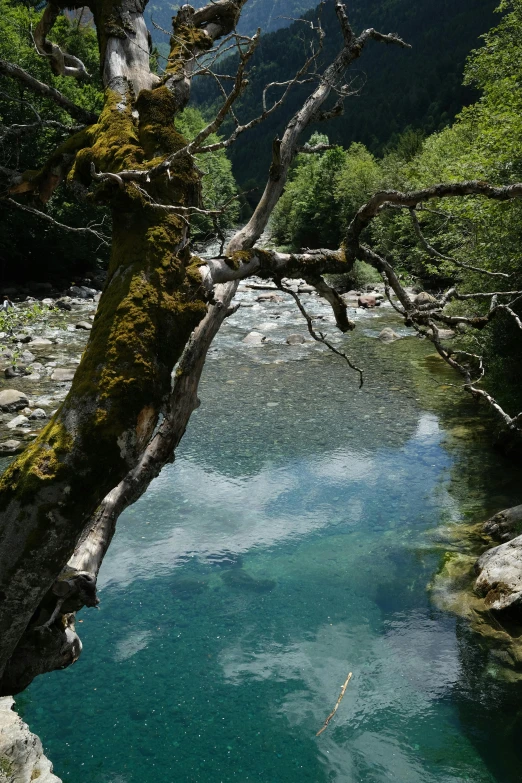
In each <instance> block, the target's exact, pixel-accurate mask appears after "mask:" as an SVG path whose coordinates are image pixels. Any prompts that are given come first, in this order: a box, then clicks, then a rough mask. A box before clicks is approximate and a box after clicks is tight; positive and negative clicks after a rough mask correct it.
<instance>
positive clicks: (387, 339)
mask: <svg viewBox="0 0 522 783" xmlns="http://www.w3.org/2000/svg"><path fill="white" fill-rule="evenodd" d="M377 339H378V340H380V341H381V342H382V343H393V342H395V340H400V339H401V336H400V335H399V334H397V332H394V331H393V329H390V327H389V326H387V327H386V328H385V329H383V330H382V332H381V333H380V334H379V336H378V338H377Z"/></svg>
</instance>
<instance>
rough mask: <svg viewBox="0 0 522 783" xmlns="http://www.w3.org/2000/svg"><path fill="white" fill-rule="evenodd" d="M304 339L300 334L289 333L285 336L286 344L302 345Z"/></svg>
mask: <svg viewBox="0 0 522 783" xmlns="http://www.w3.org/2000/svg"><path fill="white" fill-rule="evenodd" d="M305 342H306V340H305V338H304V337H303V335H302V334H289V335H288V337H287V338H286V344H287V345H302V344H303V343H305Z"/></svg>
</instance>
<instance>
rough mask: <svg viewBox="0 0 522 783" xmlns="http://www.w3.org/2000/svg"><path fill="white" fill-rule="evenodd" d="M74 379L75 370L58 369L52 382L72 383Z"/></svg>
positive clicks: (52, 377)
mask: <svg viewBox="0 0 522 783" xmlns="http://www.w3.org/2000/svg"><path fill="white" fill-rule="evenodd" d="M73 378H74V370H64V369H61V368H60V367H57V368H56V370H54V371H53V373H52V375H51V380H52V381H72V379H73Z"/></svg>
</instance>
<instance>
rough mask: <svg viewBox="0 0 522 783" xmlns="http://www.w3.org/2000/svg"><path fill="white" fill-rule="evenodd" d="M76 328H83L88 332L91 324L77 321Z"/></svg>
mask: <svg viewBox="0 0 522 783" xmlns="http://www.w3.org/2000/svg"><path fill="white" fill-rule="evenodd" d="M76 329H85V330H86V331H87V332H88V331H90V330H91V329H92V324H90V323H89V322H88V321H79V322H78V323H77V324H76Z"/></svg>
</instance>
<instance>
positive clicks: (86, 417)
mask: <svg viewBox="0 0 522 783" xmlns="http://www.w3.org/2000/svg"><path fill="white" fill-rule="evenodd" d="M68 5H70V4H69V3H68ZM144 5H145V0H118V1H117V2H115V0H93V2H92V3H91V10H92V11H93V14H94V19H95V22H96V26H97V30H98V38H99V44H100V52H101V57H102V60H101V61H102V70H103V77H104V84H105V87H106V96H105V105H104V109H103V111H102V114H101V115H100V118H99V120H98V122H97V123H96V124H95V125H92V126H90V127H89V128H87V129H86V130H84V131H82V132H81V133H80V134H77V136H76V137H73V139H71V140H69V142H67V143H66V144H65V145H63V147H62V148H61V149H59V150H58V151H57V152H56V154H55V155H54V156H53V158H52V159H51V161H49V163H48V164H47V165H46V166H44V168H43V169H42V170H41V171H40V172H39V173H38V174H37V175H34V176H32V177H31V179H30V180H27V179H26V180H25V181H24V185H23V188H21V189H20V191H21V190H32V191H33V192H34V193H35V195H37V196H39V197H40V198H41V199H42V200H46V199H47V198H48V197H49V196H50V194H51V193H52V191H53V189H54V188H55V187H56V186H57V184H58V183H59V182H60V181H62V180H63V179H65V178H66V179H67V181H68V183H69V184H71V185H74V186H75V187H76V188H77V189H80V188H83V189H87V188H89V198H96V199H100V200H101V199H103V200H104V201H105V202H108V203H109V204H110V206H111V210H112V218H113V237H112V254H111V260H110V267H109V274H108V279H107V282H106V285H105V288H104V291H103V293H102V296H101V299H100V303H99V308H98V312H97V314H96V317H95V320H94V323H93V329H92V332H91V334H90V339H89V342H88V345H87V348H86V350H85V353H84V355H83V357H82V361H81V363H80V365H79V367H78V369H77V371H76V374H75V377H74V380H73V383H72V387H71V390H70V392H69V394H68V396H67V398H66V400H65V402H64V404H63V405H62V406H61V408H60V409H59V411H58V412H57V413H56V415H55V416H54V417H53V419H52V421H51V422H50V423H49V425H48V426H47V427H46V428H45V429H44V430H43V431H42V433H41V434H40V435H39V437H38V438H37V439H36V440H35V442H34V443H33V444H32V445H31V446H30V447H29V448H28V449H26V450H25V451H24V452H23V453H22V454H21V455H20V456H19V457H18V458H17V459H16V460H15V461H14V462H13V463H12V464H11V466H10V467H9V468H8V470H7V471H6V472H5V474H4V475H3V476H2V478H1V480H0V640H1V641H0V693H12V692H15V691H17V690H20V689H21V688H23V687H25V685H26V684H27V683H28V681H30V679H32V677H33V676H34V674H35V673H36V672H35V671H31V667H28V673H27V674H26V675H25V676H21V679H19V680H18V681H17V676H13V674H12V669H13V666H14V667H15V669H16V668H17V660H18V661H20V658H21V657H22V658H23V650H24V649H26V648H27V646H28V645H29V647H32V648H34V647H35V646H36V647H37V648H39V654H40V656H41V658H42V659H45V657H46V655H49V656H51V657H52V656H55V657H57V658H58V659H59V663H60V664H62V665H67V663H70V662H71V660H72V659H75V657H77V655H78V654H79V649H80V647H81V645H80V644H79V640H77V639H76V637H75V634H74V625H73V619H72V617H67V616H64V617H63V618H62V623H61V627H60V628H59V629H58V631H57V629H56V628H55V629H54V631H55V633H54V637H56V632H57V633H58V636H57V638H54V637H53V638H51V637H52V629H51V628H50V627H49V624H48V625H47V626H45V623H44V622H42V627H40V629H37V628H36V629H35V625H36V624H37V622H38V621H37V618H36V619H35V618H34V617H33V615H34V613H35V610H36V609H37V608H38V607H39V605H40V604H41V602H42V599H43V598H44V596H45V595H46V594H47V593H48V591H49V590H50V588H51V586H52V585H53V584H54V583H55V580H56V579H57V577H58V575H59V573H60V571H61V570H62V568H63V566H64V564H65V563H67V561H68V559H69V558H70V556H71V554H72V553H73V550H74V548H75V545H76V543H77V541H78V539H79V538H80V536H81V534H82V531H83V530H84V528H85V527H86V526H87V524H88V522H89V519H90V518H91V517H92V515H93V513H94V512H95V510H96V509H97V507H98V506H99V504H100V502H101V501H102V500H103V498H104V497H105V496H106V495H107V493H108V492H109V491H110V490H111V489H112V488H114V487H115V486H117V485H118V483H119V482H120V481H121V480H122V478H123V477H124V476H126V475H127V474H128V473H129V471H130V470H132V468H133V467H134V465H135V464H136V462H137V460H138V459H139V457H140V455H141V453H142V452H143V449H144V447H145V445H146V444H147V443H148V442H149V440H150V438H151V436H152V434H153V432H154V430H155V428H156V427H157V425H158V421H159V418H160V415H161V414H162V413H163V411H164V405H165V402H166V400H167V398H168V395H169V393H170V391H171V373H172V370H173V367H174V366H175V364H176V362H177V361H178V359H179V358H180V356H181V354H182V351H183V349H184V347H185V345H186V343H187V340H188V339H189V336H190V334H191V332H192V331H193V330H194V328H195V327H196V326H197V324H198V323H199V321H200V320H201V319H202V318H203V316H204V315H205V313H206V310H207V294H206V292H205V291H204V289H203V286H202V283H201V276H200V274H199V273H198V271H197V267H196V266H191V258H190V253H189V251H188V248H187V239H188V237H187V233H188V228H187V226H188V222H187V220H186V219H185V217H183V215H182V214H180V211H179V209H178V210H176V209H174V210H172V209H171V210H169V206H171V205H176V207H181V208H185V209H186V208H187V207H191V206H198V205H199V200H200V173H199V172H198V171H197V169H196V168H195V165H194V163H193V161H192V159H191V158H190V157H189V156H188V155H182V156H178V157H177V159H176V162H175V166H173V167H172V168H171V170H170V171H168V172H167V173H166V174H165V175H163V176H162V177H157V178H156V179H155V180H154V181H153V182H152V183H149V184H147V185H140V186H139V187H138V186H137V185H135V184H133V183H123V182H121V181H119V179H118V177H117V175H118V171H121V170H123V169H128V168H132V169H140V168H149V167H150V166H151V165H153V164H154V163H157V162H158V160H161V159H163V158H164V157H165V156H166V155H169V154H171V153H173V152H175V151H176V150H179V149H181V148H182V147H183V146H184V145H185V140H184V139H183V138H182V137H181V136H180V134H179V133H178V132H177V131H176V130H175V127H174V123H173V120H174V117H175V115H176V113H177V112H178V111H179V110H180V109H181V108H183V106H184V105H185V103H186V101H187V99H188V90H189V83H190V82H189V79H188V78H187V72H188V71H189V67H190V60H191V58H192V57H193V56H194V54H195V53H197V52H198V51H200V50H202V49H205V48H208V46H210V45H211V43H212V40H213V38H214V37H217V35H218V34H221V33H222V32H227V31H228V30H229V29H232V27H233V25H234V24H235V20H236V18H237V15H238V13H239V9H240V6H241V5H242V3H241V2H240V0H239V2H237V3H229V2H227V3H221V5H226V6H227V8H228V16H227V17H226V19H225V21H224V22H223V23H221V21H222V20H220V19H218V21H219V22H220V24H221V27H220V26H219V25H218V24H217V23H216V19H213V20H212V24H213V27H212V29H211V31H210V33H207V32H206V31H205V30H204V29H202V28H201V25H199V27H198V28H197V29H196V27H195V26H194V25H193V24H191V16H190V14H189V15H188V17H187V15H185V16H183V15H182V18H181V22H180V23H179V25H178V29H177V30H176V31H175V32H176V34H175V36H174V37H173V39H172V53H171V59H170V63H169V69H168V72H167V74H166V77H165V78H164V79H163V81H160V80H159V78H158V77H157V76H155V75H153V74H151V73H150V70H149V64H148V43H147V33H146V27H145V23H144V20H143V16H142V12H143V7H144ZM217 6H218V10H219V6H220V4H217ZM230 6H231V7H232V10H233V13H230V8H229V7H230ZM213 8H214V6H213ZM192 14H193V12H192ZM214 16H216V14H215V13H214ZM227 28H228V29H227ZM42 36H43V38H42ZM40 39H41V40H45V31H44V33H42V31H40ZM42 45H43V44H42ZM187 64H188V65H187ZM98 172H104V174H106V175H107V174H108V175H109V176H108V177H107V176H106V177H105V178H104V179H103V181H102V182H101V183H100V184H98V185H97V188H96V189H95V190H94V193H93V184H96V183H95V178H96V174H97V173H98ZM93 181H94V182H93ZM158 202H160V203H161V204H162V205H164V208H159V207H158V206H157V204H158ZM87 587H88V586H87ZM87 592H88V590H87ZM91 599H92V601H93V602H94V601H95V593H94V592H93V593H92V595H91ZM84 602H85V598H84ZM87 602H88V598H87ZM70 611H72V607H71V609H70ZM32 617H33V623H32V626H31V625H30V623H31V618H32ZM28 628H29V629H30V634H31V638H30V639H28V638H27V633H28V630H27V629H28ZM24 633H25V635H26V636H25V637H23V635H24ZM19 644H20V647H19V649H18V651H17V655H13V653H14V651H15V650H16V649H17V645H19ZM24 645H25V648H24ZM60 655H61V656H62V659H60V658H59V656H60ZM10 661H11V663H10ZM6 667H7V668H6ZM10 667H11V668H10ZM51 668H54V667H51ZM42 670H45V663H43V664H42ZM4 671H5V672H6V675H5V677H4V680H2V679H1V676H2V673H3V672H4ZM10 671H11V674H10V673H9V672H10Z"/></svg>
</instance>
